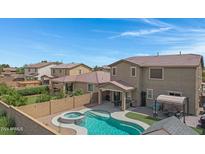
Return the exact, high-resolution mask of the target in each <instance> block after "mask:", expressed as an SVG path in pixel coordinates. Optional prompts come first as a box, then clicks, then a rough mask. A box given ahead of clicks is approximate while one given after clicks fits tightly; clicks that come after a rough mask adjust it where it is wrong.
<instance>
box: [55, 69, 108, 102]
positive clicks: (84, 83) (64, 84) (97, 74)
mask: <svg viewBox="0 0 205 154" xmlns="http://www.w3.org/2000/svg"><path fill="white" fill-rule="evenodd" d="M109 81H110V73H108V72H104V71H94V72H89V73H85V74H81V75H72V76H64V77H59V78H55V79H52V80H51V89H53V90H54V91H58V90H60V89H63V90H64V91H65V93H69V92H72V91H75V90H79V89H81V90H82V91H83V93H90V92H91V93H96V94H97V93H98V91H99V89H98V86H99V85H100V84H103V83H107V82H109ZM104 96H105V97H107V99H109V98H108V97H110V96H106V93H104Z"/></svg>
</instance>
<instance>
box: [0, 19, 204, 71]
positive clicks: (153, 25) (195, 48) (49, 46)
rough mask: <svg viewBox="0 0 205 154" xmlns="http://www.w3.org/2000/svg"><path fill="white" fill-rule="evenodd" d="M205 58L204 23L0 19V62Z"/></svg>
mask: <svg viewBox="0 0 205 154" xmlns="http://www.w3.org/2000/svg"><path fill="white" fill-rule="evenodd" d="M180 51H181V52H182V54H186V53H194V54H201V55H205V19H199V18H197V19H191V18H187V19H180V18H178V19H174V18H169V19H166V18H160V19H151V18H148V19H145V18H136V19H135V18H128V19H125V18H114V19H112V18H105V19H103V18H99V19H95V18H83V19H80V18H78V19H75V18H73V19H72V18H68V19H63V18H61V19H54V18H50V19H43V18H41V19H38V18H35V19H25V18H24V19H18V18H16V19H3V18H1V19H0V64H3V63H5V64H10V65H11V66H17V67H19V66H23V65H24V64H31V63H37V62H40V61H42V60H48V61H59V62H63V63H71V62H75V63H85V64H87V65H89V66H92V67H94V66H96V65H98V66H101V65H107V64H110V63H112V62H114V61H117V60H119V59H123V58H127V57H130V56H147V55H157V53H159V54H160V55H164V54H179V52H180Z"/></svg>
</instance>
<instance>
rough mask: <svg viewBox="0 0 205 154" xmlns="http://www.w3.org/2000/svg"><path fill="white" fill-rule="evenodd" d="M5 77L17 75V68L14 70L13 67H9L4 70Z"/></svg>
mask: <svg viewBox="0 0 205 154" xmlns="http://www.w3.org/2000/svg"><path fill="white" fill-rule="evenodd" d="M1 74H2V75H3V76H6V77H8V76H12V75H14V74H16V68H12V67H7V68H3V70H2V73H1Z"/></svg>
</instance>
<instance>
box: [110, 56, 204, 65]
mask: <svg viewBox="0 0 205 154" xmlns="http://www.w3.org/2000/svg"><path fill="white" fill-rule="evenodd" d="M202 59H203V57H202V56H201V55H196V54H181V55H180V54H179V55H159V56H137V57H129V58H126V59H122V60H120V61H128V62H131V63H134V64H137V65H139V66H141V67H147V66H174V67H179V66H184V67H189V66H198V65H199V64H200V63H201V61H202ZM120 61H117V62H115V63H113V64H116V63H118V62H120ZM113 64H111V65H113Z"/></svg>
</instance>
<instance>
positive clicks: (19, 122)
mask: <svg viewBox="0 0 205 154" xmlns="http://www.w3.org/2000/svg"><path fill="white" fill-rule="evenodd" d="M0 109H3V110H5V111H6V112H7V115H8V116H9V117H10V118H12V119H14V120H15V124H16V127H17V128H19V129H21V128H22V131H18V134H23V135H55V134H58V132H56V131H55V130H53V129H51V128H49V127H47V126H46V125H44V124H42V123H40V122H38V121H37V120H36V119H34V118H33V117H31V116H29V115H28V114H26V113H24V112H22V111H21V110H19V109H18V108H16V107H13V106H9V105H7V104H5V103H4V102H1V101H0Z"/></svg>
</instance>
